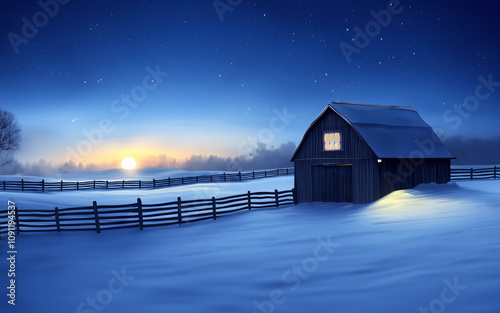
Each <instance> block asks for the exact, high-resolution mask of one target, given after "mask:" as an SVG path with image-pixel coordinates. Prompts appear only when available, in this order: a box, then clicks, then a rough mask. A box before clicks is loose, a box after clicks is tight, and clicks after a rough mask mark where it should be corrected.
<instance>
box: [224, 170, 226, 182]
mask: <svg viewBox="0 0 500 313" xmlns="http://www.w3.org/2000/svg"><path fill="white" fill-rule="evenodd" d="M224 181H226V172H224Z"/></svg>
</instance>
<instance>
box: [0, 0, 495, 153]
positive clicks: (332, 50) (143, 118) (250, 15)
mask: <svg viewBox="0 0 500 313" xmlns="http://www.w3.org/2000/svg"><path fill="white" fill-rule="evenodd" d="M42 1H44V0H42ZM220 2H221V3H228V2H227V0H221V1H220ZM238 2H239V1H236V0H233V1H231V3H233V4H235V3H236V4H237V3H238ZM387 8H388V1H290V0H287V1H268V0H266V1H264V0H262V1H260V0H259V1H249V0H243V1H241V4H239V5H236V6H234V7H232V11H227V12H225V13H224V14H223V17H224V20H223V21H222V20H221V19H220V18H219V15H218V13H217V11H216V9H215V7H214V5H213V1H212V0H207V1H165V0H162V1H153V0H151V1H148V0H144V1H93V0H91V1H82V0H72V1H69V3H67V4H64V5H60V8H59V12H57V14H53V15H54V17H49V18H48V21H47V25H46V26H44V27H41V28H38V33H37V34H36V35H34V36H32V37H33V38H27V39H26V40H25V41H27V43H24V42H23V43H20V44H19V45H17V46H16V47H13V45H12V44H11V42H10V41H11V40H12V38H13V37H12V36H13V35H12V34H11V35H10V39H9V33H15V34H16V35H17V36H22V27H23V24H24V21H23V17H26V18H27V19H28V20H30V21H32V20H33V17H34V16H35V17H38V18H39V20H40V21H41V22H42V23H44V20H43V14H38V13H37V12H39V11H41V10H42V9H41V7H40V5H39V4H38V2H37V1H31V0H30V1H28V0H25V1H13V0H8V1H3V6H2V12H1V13H0V33H1V34H2V37H1V38H2V39H1V42H2V44H1V45H0V47H1V50H0V71H1V75H2V76H1V81H0V93H1V95H2V100H1V105H0V107H1V108H2V109H5V110H8V111H10V112H12V113H14V114H15V115H16V117H17V119H18V122H19V123H20V125H21V126H22V128H23V143H22V150H21V151H20V152H19V153H18V154H17V157H18V159H19V160H21V161H37V160H39V159H41V158H44V159H46V160H48V161H54V162H64V161H65V160H66V157H67V155H68V153H67V147H71V149H74V150H75V151H76V149H77V147H78V145H79V144H80V145H81V142H82V141H83V140H86V137H85V135H84V134H83V133H82V132H83V131H84V130H87V131H92V130H94V129H97V128H98V127H99V123H100V122H101V121H103V119H107V121H108V122H110V123H111V126H110V127H113V131H111V132H110V133H107V134H104V135H103V138H102V142H100V141H101V140H100V138H98V137H96V140H97V141H96V142H97V144H92V149H91V151H90V152H88V153H86V155H81V157H82V158H81V160H82V161H83V162H84V163H90V162H94V163H100V162H106V163H113V162H116V161H117V160H121V159H122V158H123V157H125V156H128V155H132V156H134V157H136V158H137V159H139V161H140V160H141V159H144V158H146V157H147V156H148V155H158V154H163V153H165V154H167V155H168V156H172V157H176V158H179V159H183V158H184V157H186V156H189V155H192V154H216V155H220V156H235V155H240V154H244V153H246V152H248V151H249V147H251V146H252V145H251V141H250V140H249V139H248V138H249V136H250V137H259V135H260V137H261V139H263V141H264V142H265V143H267V144H268V146H269V147H270V146H271V145H273V146H275V147H277V146H279V145H280V144H282V143H285V142H288V141H293V142H295V143H296V144H298V142H299V141H300V139H301V137H302V135H303V133H304V131H305V129H306V128H307V126H308V125H309V124H310V123H311V122H312V121H313V120H314V118H315V117H316V116H317V115H318V114H319V113H320V112H321V111H322V109H323V108H324V107H325V106H326V105H327V104H328V103H329V102H330V101H332V100H341V101H349V102H363V103H377V104H388V105H409V106H413V107H414V108H415V109H417V110H418V111H419V113H420V114H421V115H422V117H423V118H424V120H426V121H427V122H428V123H429V124H430V125H431V126H432V127H434V128H438V129H442V130H443V131H444V133H445V135H447V136H454V135H461V136H464V137H490V136H499V135H500V127H499V126H498V125H500V86H490V87H489V88H490V90H488V89H486V88H482V89H481V90H480V95H481V98H482V99H481V100H479V104H478V105H477V106H476V103H474V102H473V101H474V99H477V98H474V97H475V92H476V88H477V86H478V85H479V84H480V81H479V80H478V77H479V76H482V77H483V78H484V79H486V80H488V79H490V80H492V81H494V82H499V83H496V85H500V67H499V61H498V59H499V53H500V41H499V40H498V38H500V36H499V35H500V19H498V16H500V2H498V1H494V0H489V1H488V0H479V1H464V0H456V1H409V0H401V1H400V4H399V5H397V3H395V5H394V6H391V9H393V10H396V9H398V10H400V9H402V11H401V12H400V13H398V14H392V16H391V20H390V23H388V25H387V26H385V27H383V26H381V27H380V28H381V29H380V32H376V29H375V30H373V31H374V34H375V35H374V37H373V38H371V39H370V42H369V44H368V45H367V46H366V47H363V48H361V49H359V50H358V52H359V53H354V54H352V55H351V56H350V57H351V59H352V60H351V62H347V60H346V58H345V57H344V54H343V52H342V50H341V48H340V45H339V43H341V42H344V43H348V44H350V45H352V46H354V45H355V43H354V42H353V38H354V37H355V36H356V31H355V28H356V27H359V28H361V29H363V31H364V30H365V26H366V25H367V24H368V23H370V22H372V21H374V20H375V18H374V17H373V16H372V15H371V14H370V12H371V11H372V10H373V11H375V12H379V11H380V10H387ZM16 38H19V37H16ZM16 49H17V50H18V52H16V51H15V50H16ZM147 67H150V68H152V69H156V68H157V67H158V68H159V69H160V71H161V72H168V73H169V74H168V77H160V79H161V82H158V81H157V79H155V78H152V79H150V80H149V78H151V77H149V78H148V81H147V84H151V86H153V85H155V84H156V85H157V87H156V88H154V89H152V90H149V91H147V94H140V93H138V94H137V95H139V96H144V97H143V98H144V99H141V101H139V102H136V103H137V106H136V107H135V108H132V109H130V110H129V114H128V115H127V116H125V114H126V113H125V111H124V108H125V106H126V104H125V103H124V102H122V100H121V99H122V95H130V94H131V93H132V91H133V90H134V88H135V87H136V86H141V85H142V84H143V78H144V77H145V76H146V75H147V74H148V71H147V70H146V68H147ZM496 89H498V90H496ZM142 90H144V89H142ZM135 91H137V92H139V91H140V88H139V89H137V88H135ZM467 97H469V98H467ZM116 99H118V101H119V102H115V105H114V109H112V103H113V102H114V100H116ZM466 99H468V100H470V101H472V102H469V103H468V105H469V106H468V108H472V109H471V110H469V109H467V106H466V107H465V108H464V107H463V104H464V102H466V101H468V100H466ZM454 105H456V108H455V110H456V111H455V112H454V111H453V110H454ZM466 105H467V103H466ZM285 107H286V111H287V113H288V114H290V115H294V116H295V117H294V118H290V119H289V120H287V124H283V123H282V121H281V120H276V119H275V118H274V117H275V116H276V115H275V113H273V111H276V110H277V111H279V112H283V110H284V108H285ZM450 110H451V111H450ZM105 121H106V120H105ZM271 125H272V126H274V127H271ZM270 129H272V130H271V131H270ZM96 136H97V135H96ZM269 136H272V138H269ZM81 147H83V146H81ZM81 151H83V150H81ZM76 161H78V160H76Z"/></svg>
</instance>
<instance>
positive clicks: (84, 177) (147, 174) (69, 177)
mask: <svg viewBox="0 0 500 313" xmlns="http://www.w3.org/2000/svg"><path fill="white" fill-rule="evenodd" d="M219 173H222V172H214V171H186V170H182V169H178V168H165V167H150V168H141V169H135V170H124V169H118V168H115V169H109V170H103V171H82V172H70V173H63V174H56V173H52V174H47V175H45V176H43V177H40V176H25V175H0V180H11V181H15V180H21V179H24V180H27V181H41V180H42V179H45V181H47V182H49V181H61V180H64V181H89V180H123V179H125V180H139V179H140V180H153V178H155V179H164V178H168V177H189V176H202V175H214V174H219Z"/></svg>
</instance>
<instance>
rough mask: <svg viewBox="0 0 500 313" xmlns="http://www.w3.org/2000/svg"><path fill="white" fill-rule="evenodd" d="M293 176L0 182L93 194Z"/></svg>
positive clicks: (269, 172) (270, 172)
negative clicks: (112, 190) (119, 190)
mask: <svg viewBox="0 0 500 313" xmlns="http://www.w3.org/2000/svg"><path fill="white" fill-rule="evenodd" d="M292 174H294V168H293V167H291V168H282V169H275V170H266V171H252V172H236V173H222V174H215V175H202V176H189V177H169V178H166V179H153V180H147V181H144V180H90V181H62V180H61V181H58V182H46V181H45V180H44V179H42V180H41V181H26V180H24V179H21V180H20V181H5V180H4V181H3V183H2V182H1V181H0V184H2V185H1V186H0V190H6V191H9V190H10V191H30V192H46V191H68V190H91V189H138V188H150V189H155V188H166V187H173V186H180V185H189V184H197V183H213V182H235V181H244V180H251V179H258V178H267V177H275V176H284V175H292Z"/></svg>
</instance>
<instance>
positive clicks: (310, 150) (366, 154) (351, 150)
mask: <svg viewBox="0 0 500 313" xmlns="http://www.w3.org/2000/svg"><path fill="white" fill-rule="evenodd" d="M335 130H340V131H341V132H342V145H343V148H344V150H343V151H323V132H325V131H335ZM314 158H319V159H352V158H359V159H373V158H375V155H374V153H373V152H372V151H371V149H370V148H369V147H368V146H367V144H366V143H365V142H364V141H363V140H362V139H361V138H360V137H359V135H358V134H357V133H356V131H355V130H354V129H353V128H352V127H351V125H349V124H348V123H347V122H346V121H345V120H344V119H343V118H341V117H340V116H338V115H337V114H336V113H335V112H333V111H332V110H327V112H325V114H323V116H322V117H321V118H320V119H319V120H317V121H316V123H315V124H314V125H313V126H312V127H311V128H310V129H309V131H308V132H307V133H306V135H305V137H304V139H303V141H302V145H301V146H300V147H299V151H297V153H296V154H295V158H294V160H301V159H314Z"/></svg>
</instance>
